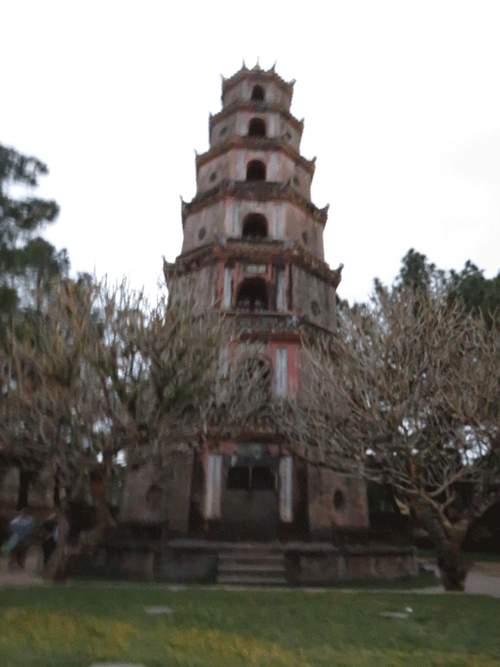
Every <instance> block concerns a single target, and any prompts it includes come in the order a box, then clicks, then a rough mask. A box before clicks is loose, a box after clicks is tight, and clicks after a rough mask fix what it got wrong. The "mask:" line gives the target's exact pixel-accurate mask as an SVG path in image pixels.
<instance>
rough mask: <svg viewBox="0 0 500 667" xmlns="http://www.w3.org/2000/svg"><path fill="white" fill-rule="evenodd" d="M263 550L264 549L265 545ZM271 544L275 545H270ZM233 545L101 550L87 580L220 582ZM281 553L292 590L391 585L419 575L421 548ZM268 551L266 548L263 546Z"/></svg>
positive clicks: (309, 548)
mask: <svg viewBox="0 0 500 667" xmlns="http://www.w3.org/2000/svg"><path fill="white" fill-rule="evenodd" d="M263 546H264V545H263ZM270 546H271V545H270ZM231 547H234V543H226V542H215V541H214V542H211V541H205V540H187V539H186V540H184V539H175V540H169V541H168V542H166V544H164V545H163V546H160V544H159V543H158V542H156V543H151V544H150V545H147V544H138V543H136V544H134V543H133V542H128V543H127V544H122V545H118V544H115V545H107V546H103V547H100V548H99V549H98V550H97V552H96V553H95V554H94V556H93V558H92V559H90V560H87V561H86V562H85V563H81V564H80V567H79V572H80V573H81V574H85V575H86V576H99V577H104V578H109V579H112V578H113V579H116V578H119V579H136V580H151V581H164V582H172V583H174V582H175V583H206V584H210V583H215V582H216V581H217V570H218V562H219V550H222V549H227V548H231ZM272 547H273V551H274V552H276V551H277V550H282V552H283V556H284V562H285V568H286V579H287V583H288V584H289V585H290V586H303V585H307V586H328V585H332V584H338V583H339V582H346V583H349V582H356V581H392V580H397V579H410V578H412V577H416V576H417V575H418V562H417V555H416V549H415V548H414V547H411V546H383V545H380V546H379V545H369V546H361V545H357V546H345V547H342V548H340V547H336V546H334V545H332V544H328V543H316V544H307V543H301V542H297V543H287V544H278V543H272ZM264 548H265V546H264Z"/></svg>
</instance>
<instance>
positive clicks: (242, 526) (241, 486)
mask: <svg viewBox="0 0 500 667" xmlns="http://www.w3.org/2000/svg"><path fill="white" fill-rule="evenodd" d="M228 458H229V461H228V464H229V465H228V468H227V477H226V488H225V489H224V492H223V498H222V537H223V539H226V540H230V541H237V542H247V541H248V542H270V541H274V540H277V539H278V457H273V456H266V455H263V456H259V457H255V456H231V457H228Z"/></svg>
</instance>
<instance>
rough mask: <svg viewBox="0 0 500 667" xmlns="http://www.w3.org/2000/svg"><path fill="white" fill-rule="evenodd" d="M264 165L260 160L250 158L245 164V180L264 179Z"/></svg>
mask: <svg viewBox="0 0 500 667" xmlns="http://www.w3.org/2000/svg"><path fill="white" fill-rule="evenodd" d="M265 180H266V165H265V164H264V163H263V162H261V161H260V160H252V161H251V162H249V163H248V165H247V181H265Z"/></svg>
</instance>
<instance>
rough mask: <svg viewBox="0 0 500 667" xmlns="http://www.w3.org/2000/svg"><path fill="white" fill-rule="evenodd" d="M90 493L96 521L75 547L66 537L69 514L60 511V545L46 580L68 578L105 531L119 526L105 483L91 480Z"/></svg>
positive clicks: (79, 538)
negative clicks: (67, 515) (113, 514)
mask: <svg viewBox="0 0 500 667" xmlns="http://www.w3.org/2000/svg"><path fill="white" fill-rule="evenodd" d="M91 495H92V499H93V501H94V506H95V509H96V523H95V525H94V526H93V527H92V528H90V529H89V530H85V531H81V532H80V533H79V535H78V542H77V544H76V545H74V546H71V545H69V544H68V540H67V537H68V531H69V525H68V521H67V518H66V513H65V512H64V510H62V509H61V510H60V511H59V517H58V529H59V536H58V539H57V546H56V548H55V549H54V552H53V553H52V555H51V557H50V559H49V562H48V563H47V565H46V567H45V570H44V572H43V577H44V579H47V580H48V581H64V580H66V579H67V578H68V577H69V576H70V575H71V574H72V573H73V571H74V569H75V566H76V565H77V563H78V561H79V560H80V558H81V557H82V556H84V555H88V556H91V555H92V554H93V553H94V551H95V550H96V548H97V547H98V546H99V544H100V542H101V541H102V538H103V537H104V534H105V532H106V531H107V530H108V529H109V528H111V527H114V526H115V525H116V524H115V521H114V519H113V517H112V516H111V512H110V510H109V507H108V504H107V502H106V492H105V485H104V484H103V483H102V482H97V483H92V484H91Z"/></svg>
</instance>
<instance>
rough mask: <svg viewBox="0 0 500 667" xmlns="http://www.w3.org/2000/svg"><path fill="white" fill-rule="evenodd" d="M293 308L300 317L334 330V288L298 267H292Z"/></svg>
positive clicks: (335, 323) (335, 324)
mask: <svg viewBox="0 0 500 667" xmlns="http://www.w3.org/2000/svg"><path fill="white" fill-rule="evenodd" d="M292 290H293V309H294V311H295V312H297V313H298V314H299V316H300V317H307V319H308V320H309V321H310V322H313V323H314V324H317V325H318V326H321V327H324V328H325V329H328V330H329V331H335V330H336V328H337V322H336V299H335V289H334V287H333V286H332V285H330V284H328V283H326V282H325V281H323V280H321V279H320V278H318V277H316V276H315V275H314V274H311V273H309V272H306V271H304V270H302V269H300V268H299V267H296V266H294V267H293V268H292Z"/></svg>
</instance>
